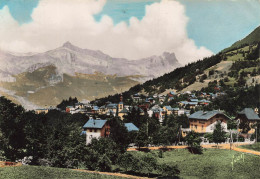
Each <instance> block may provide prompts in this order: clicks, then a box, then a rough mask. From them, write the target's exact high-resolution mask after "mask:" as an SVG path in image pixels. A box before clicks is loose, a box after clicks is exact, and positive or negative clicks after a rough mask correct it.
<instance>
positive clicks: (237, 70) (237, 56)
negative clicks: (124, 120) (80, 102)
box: [96, 27, 260, 105]
mask: <svg viewBox="0 0 260 179" xmlns="http://www.w3.org/2000/svg"><path fill="white" fill-rule="evenodd" d="M259 29H260V27H258V28H257V29H256V30H255V31H254V32H252V33H251V34H250V35H248V36H247V37H246V38H245V39H244V40H242V41H239V43H240V44H239V46H231V47H232V48H231V47H230V48H228V49H225V50H224V51H222V52H219V53H218V54H216V55H213V56H211V57H208V58H205V59H203V60H198V61H196V62H193V63H189V64H187V65H186V66H184V67H180V68H177V69H175V70H174V71H172V72H170V73H167V74H165V75H163V76H161V77H159V78H156V79H152V80H149V81H146V82H145V83H143V84H138V85H136V86H134V87H132V88H130V89H129V90H128V91H126V92H123V93H122V95H123V98H124V103H126V104H129V103H131V102H132V101H130V99H131V95H133V94H136V93H140V94H145V95H153V94H161V93H163V92H165V91H166V90H168V89H174V90H177V91H180V92H181V91H182V92H184V91H185V90H190V91H192V90H199V91H200V90H201V91H203V90H208V88H207V86H211V87H213V88H214V87H215V86H214V85H219V86H229V87H232V88H234V87H235V88H236V87H247V86H255V85H256V84H258V83H259V82H260V58H259V54H260V43H259V42H258V39H259V36H260V30H259ZM251 39H255V40H254V41H253V40H251ZM237 43H238V42H237ZM203 86H204V87H205V86H206V89H204V88H202V87H203ZM208 91H210V90H208ZM211 91H212V90H211ZM107 101H110V102H119V94H116V95H113V96H108V97H105V98H101V99H98V100H96V102H97V105H104V104H105V102H107Z"/></svg>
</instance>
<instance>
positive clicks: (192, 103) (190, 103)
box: [188, 102, 198, 105]
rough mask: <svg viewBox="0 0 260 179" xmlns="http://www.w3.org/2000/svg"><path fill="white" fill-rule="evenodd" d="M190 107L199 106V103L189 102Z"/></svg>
mask: <svg viewBox="0 0 260 179" xmlns="http://www.w3.org/2000/svg"><path fill="white" fill-rule="evenodd" d="M188 104H189V105H198V102H188Z"/></svg>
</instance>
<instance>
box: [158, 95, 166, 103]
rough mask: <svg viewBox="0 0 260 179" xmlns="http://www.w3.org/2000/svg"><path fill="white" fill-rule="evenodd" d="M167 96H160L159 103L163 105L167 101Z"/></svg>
mask: <svg viewBox="0 0 260 179" xmlns="http://www.w3.org/2000/svg"><path fill="white" fill-rule="evenodd" d="M165 98H166V96H165V95H160V96H159V102H160V103H161V104H162V103H163V102H164V101H165Z"/></svg>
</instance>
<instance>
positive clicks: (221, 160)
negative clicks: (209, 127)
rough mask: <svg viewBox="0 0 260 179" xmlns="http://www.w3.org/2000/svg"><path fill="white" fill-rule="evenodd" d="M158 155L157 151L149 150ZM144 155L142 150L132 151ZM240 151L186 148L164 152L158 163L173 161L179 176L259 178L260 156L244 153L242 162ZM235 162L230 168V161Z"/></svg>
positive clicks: (194, 177)
mask: <svg viewBox="0 0 260 179" xmlns="http://www.w3.org/2000/svg"><path fill="white" fill-rule="evenodd" d="M151 153H152V154H153V155H154V156H158V151H151ZM133 154H134V155H144V153H143V152H133ZM241 154H242V153H240V152H236V151H229V150H220V149H206V150H204V152H203V154H201V155H194V154H191V153H189V152H188V150H186V149H176V150H173V151H167V152H164V154H163V158H159V157H157V159H158V162H159V163H174V164H176V165H177V166H178V169H179V170H180V178H192V179H196V178H207V179H208V178H243V179H244V178H260V172H259V169H260V156H254V155H249V154H245V155H244V162H243V160H242V159H239V157H240V156H241ZM233 156H234V159H235V160H236V162H235V163H234V169H233V170H232V166H231V161H232V158H233Z"/></svg>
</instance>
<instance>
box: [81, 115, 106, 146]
mask: <svg viewBox="0 0 260 179" xmlns="http://www.w3.org/2000/svg"><path fill="white" fill-rule="evenodd" d="M83 130H84V131H85V132H83V133H85V134H86V144H89V143H91V141H92V139H93V138H96V139H98V138H100V137H108V136H109V134H110V126H109V124H108V122H107V120H101V119H92V118H91V119H89V120H88V122H87V123H86V124H85V125H84V126H83Z"/></svg>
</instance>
